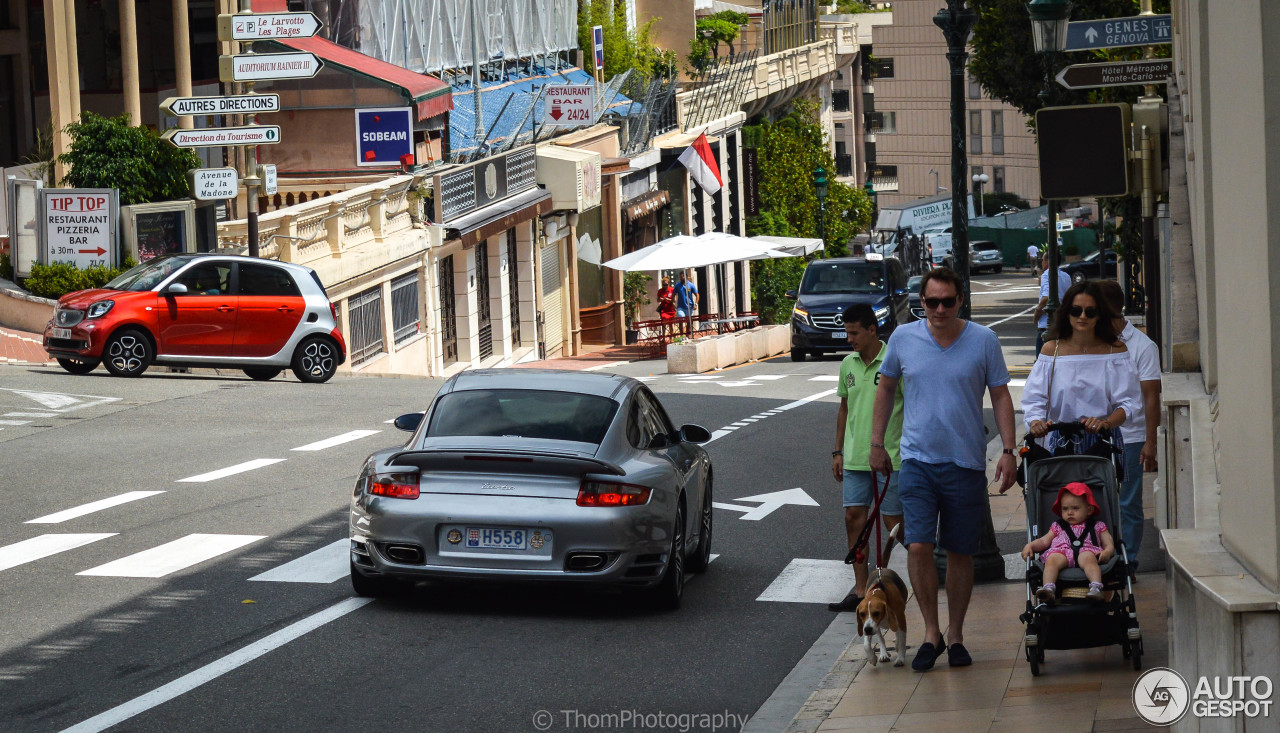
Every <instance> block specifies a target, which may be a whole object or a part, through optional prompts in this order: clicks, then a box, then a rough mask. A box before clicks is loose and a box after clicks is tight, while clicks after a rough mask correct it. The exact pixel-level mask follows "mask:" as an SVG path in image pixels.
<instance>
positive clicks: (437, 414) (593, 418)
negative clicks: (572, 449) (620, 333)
mask: <svg viewBox="0 0 1280 733" xmlns="http://www.w3.org/2000/svg"><path fill="white" fill-rule="evenodd" d="M617 410H618V403H617V402H614V401H613V400H611V399H609V398H607V397H599V396H596V395H586V394H576V393H573V392H555V391H550V390H533V389H468V390H463V391H461V392H450V393H449V394H446V395H444V396H442V397H441V398H440V399H439V401H437V402H436V406H435V408H434V409H433V410H432V411H431V423H430V425H428V426H427V437H432V438H448V437H503V436H509V437H520V438H541V439H546V440H571V441H576V442H579V443H593V444H596V445H599V444H600V441H601V440H604V435H605V433H606V432H608V430H609V425H610V424H611V423H612V422H613V415H614V413H615V412H617Z"/></svg>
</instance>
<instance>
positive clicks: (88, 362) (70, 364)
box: [58, 359, 101, 374]
mask: <svg viewBox="0 0 1280 733" xmlns="http://www.w3.org/2000/svg"><path fill="white" fill-rule="evenodd" d="M100 363H101V361H100V360H98V359H58V366H60V367H62V368H63V369H66V370H67V371H69V372H71V373H72V374H88V373H89V372H91V371H93V370H94V369H97V368H98V364H100Z"/></svg>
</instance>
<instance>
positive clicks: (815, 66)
mask: <svg viewBox="0 0 1280 733" xmlns="http://www.w3.org/2000/svg"><path fill="white" fill-rule="evenodd" d="M751 63H752V68H750V69H748V70H747V73H746V75H745V78H741V79H739V78H738V77H737V76H736V75H725V77H726V78H725V80H724V81H716V82H712V83H709V84H704V85H702V86H699V87H697V88H694V89H690V90H688V91H684V92H680V93H679V94H678V95H676V108H677V114H678V116H679V119H680V126H681V128H682V129H689V128H690V127H696V126H698V125H701V124H704V123H706V122H709V121H711V120H715V119H719V118H720V117H725V116H727V115H730V114H732V113H734V112H736V111H738V110H741V109H747V108H749V107H750V106H751V105H752V103H753V102H758V101H760V100H763V99H764V98H765V97H768V96H769V95H771V94H774V93H776V92H780V91H783V90H785V89H789V88H791V87H796V86H799V85H801V84H804V83H805V82H808V81H811V80H813V79H816V78H818V77H821V76H823V75H825V74H830V73H832V72H834V71H835V69H836V51H835V43H834V42H833V41H830V40H820V41H818V42H816V43H810V44H807V45H804V46H800V47H798V48H791V49H787V50H786V51H779V52H778V53H771V54H768V55H766V56H757V57H755V58H754V59H753V60H752V61H751ZM709 106H714V107H716V109H714V110H709V109H708V107H709ZM748 114H754V111H748ZM691 120H692V125H691V124H690V122H691Z"/></svg>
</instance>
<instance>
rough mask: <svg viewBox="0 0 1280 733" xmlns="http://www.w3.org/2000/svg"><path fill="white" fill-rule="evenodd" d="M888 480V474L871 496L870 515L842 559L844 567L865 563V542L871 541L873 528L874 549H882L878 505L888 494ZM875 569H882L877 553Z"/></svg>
mask: <svg viewBox="0 0 1280 733" xmlns="http://www.w3.org/2000/svg"><path fill="white" fill-rule="evenodd" d="M889 479H890V474H885V477H884V485H883V486H881V487H880V490H879V491H878V492H875V493H874V494H873V498H874V499H875V504H874V505H873V506H872V507H871V512H870V514H868V515H867V523H866V524H864V525H863V526H862V531H861V532H859V533H858V540H857V541H856V542H854V543H853V549H851V550H849V554H848V555H845V557H844V562H845V564H846V565H852V564H853V563H855V562H866V561H867V541H868V540H870V539H871V530H872V528H873V527H874V528H875V532H876V547H884V544H883V542H882V540H881V539H880V505H881V503H883V502H884V497H885V495H886V494H888V493H889ZM876 567H877V568H878V567H882V566H881V565H880V556H879V554H878V553H877V555H876Z"/></svg>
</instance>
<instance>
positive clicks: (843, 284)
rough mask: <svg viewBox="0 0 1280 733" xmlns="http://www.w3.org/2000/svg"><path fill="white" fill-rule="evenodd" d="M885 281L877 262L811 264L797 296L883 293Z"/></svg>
mask: <svg viewBox="0 0 1280 733" xmlns="http://www.w3.org/2000/svg"><path fill="white" fill-rule="evenodd" d="M884 280H885V276H884V265H883V264H881V263H879V262H814V263H811V264H810V265H809V267H808V268H807V269H806V270H805V271H804V280H803V281H802V282H801V283H800V293H801V294H802V295H823V294H828V293H882V292H884V286H885V282H884Z"/></svg>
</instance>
